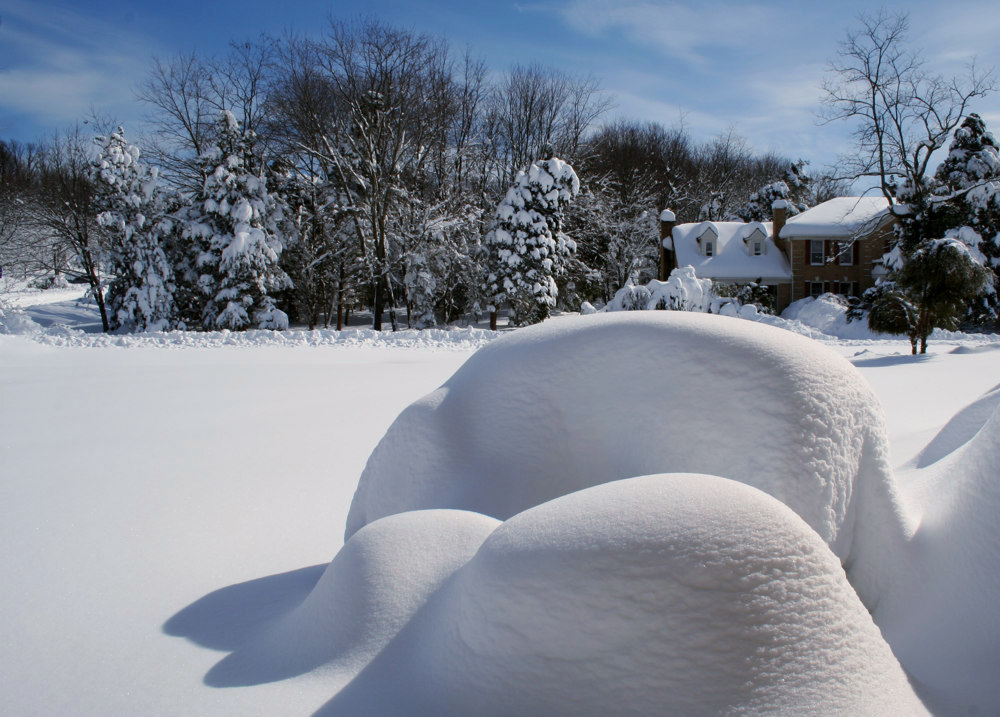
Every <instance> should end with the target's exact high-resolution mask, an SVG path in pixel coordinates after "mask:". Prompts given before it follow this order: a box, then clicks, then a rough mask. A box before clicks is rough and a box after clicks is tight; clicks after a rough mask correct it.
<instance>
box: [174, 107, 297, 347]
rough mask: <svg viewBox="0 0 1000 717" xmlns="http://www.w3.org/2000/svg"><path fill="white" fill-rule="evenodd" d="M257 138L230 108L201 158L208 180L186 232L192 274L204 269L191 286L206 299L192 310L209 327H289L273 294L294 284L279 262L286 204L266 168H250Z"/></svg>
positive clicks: (190, 211)
mask: <svg viewBox="0 0 1000 717" xmlns="http://www.w3.org/2000/svg"><path fill="white" fill-rule="evenodd" d="M252 141H253V137H252V136H251V135H249V134H246V133H243V132H242V131H241V130H240V125H239V122H237V120H236V118H235V116H233V114H232V113H231V112H229V111H227V110H223V111H222V112H221V113H220V115H219V119H218V123H217V125H216V143H215V145H214V146H213V147H211V148H210V149H209V150H207V151H206V152H204V153H203V154H202V155H201V156H200V157H199V159H198V164H199V166H200V167H201V170H202V173H203V174H204V176H205V182H204V185H203V187H202V190H201V191H200V192H199V193H198V194H197V196H195V197H194V202H193V204H192V205H190V206H189V207H188V210H187V212H186V216H185V217H184V219H185V221H184V223H183V228H182V236H183V237H184V238H185V239H187V240H188V241H189V245H188V250H189V257H190V259H189V261H188V262H187V267H186V268H187V269H188V272H187V275H188V277H189V281H190V278H193V276H195V275H196V276H197V279H196V282H197V283H196V286H195V287H192V288H193V289H194V290H193V291H192V293H196V294H200V299H201V300H200V301H194V302H193V304H192V306H191V307H189V309H191V310H196V309H200V316H199V317H197V319H198V320H200V324H201V325H202V326H203V327H204V328H205V329H233V330H240V329H247V328H260V329H284V328H287V327H288V316H287V315H286V314H285V312H283V311H281V310H280V309H278V308H277V307H276V306H275V301H274V294H275V292H277V291H280V290H282V289H284V288H286V287H288V286H289V285H290V282H289V280H288V277H287V275H286V274H285V272H284V271H283V270H282V269H281V268H280V266H279V265H278V256H279V254H280V253H281V249H282V242H281V240H280V238H279V236H278V234H277V233H276V229H277V223H278V221H279V220H280V218H281V210H280V207H279V206H278V203H277V201H276V200H275V198H274V197H273V196H271V195H270V194H269V193H268V190H267V181H266V179H265V176H264V174H263V171H262V170H261V171H259V172H257V173H255V172H253V171H251V169H250V167H251V160H252V154H251V146H252ZM191 319H192V320H195V319H196V317H194V316H191Z"/></svg>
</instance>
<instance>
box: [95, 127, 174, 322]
mask: <svg viewBox="0 0 1000 717" xmlns="http://www.w3.org/2000/svg"><path fill="white" fill-rule="evenodd" d="M95 141H96V142H97V144H98V145H99V147H100V150H99V153H98V157H97V159H96V161H95V162H94V165H93V169H92V175H93V183H94V206H95V207H96V209H97V210H98V212H99V214H98V216H97V221H98V223H99V224H100V225H101V226H102V227H103V228H104V231H105V233H106V234H107V235H108V242H107V260H108V264H109V269H110V272H111V274H112V275H113V277H114V278H113V279H112V280H111V282H110V284H109V287H108V294H107V306H108V313H109V317H108V318H109V319H110V323H111V328H112V329H122V330H125V331H162V330H165V329H167V328H169V327H170V326H171V324H172V322H173V320H174V301H173V290H174V284H173V271H172V269H171V266H170V263H169V261H167V256H166V254H165V253H164V249H163V246H162V244H161V236H162V233H163V227H162V226H161V225H160V216H159V215H160V214H161V208H160V194H159V192H158V189H157V172H156V169H155V168H148V167H146V166H144V165H142V164H140V162H139V148H138V147H136V146H135V145H132V144H129V143H128V142H127V141H126V140H125V131H124V130H123V129H122V128H121V127H119V128H118V131H117V132H113V133H112V134H111V135H110V136H108V137H98V138H96V140H95Z"/></svg>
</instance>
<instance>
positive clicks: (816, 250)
mask: <svg viewBox="0 0 1000 717" xmlns="http://www.w3.org/2000/svg"><path fill="white" fill-rule="evenodd" d="M823 244H824V242H823V240H822V239H810V240H809V263H810V264H812V265H813V266H822V265H823V263H824V261H823V259H824V252H823Z"/></svg>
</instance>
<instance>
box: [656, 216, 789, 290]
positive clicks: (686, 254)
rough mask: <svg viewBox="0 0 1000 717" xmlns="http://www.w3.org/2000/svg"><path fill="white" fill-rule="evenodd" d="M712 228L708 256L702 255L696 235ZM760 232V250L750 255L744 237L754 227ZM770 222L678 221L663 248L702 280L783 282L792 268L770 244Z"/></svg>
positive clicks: (780, 252)
mask: <svg viewBox="0 0 1000 717" xmlns="http://www.w3.org/2000/svg"><path fill="white" fill-rule="evenodd" d="M709 228H711V229H713V230H714V231H715V232H716V234H717V235H718V238H717V239H715V246H714V247H713V248H714V251H713V255H712V256H705V254H704V252H703V251H702V247H701V245H700V244H699V243H698V241H697V240H698V237H700V236H701V235H702V234H703V233H704V232H705V231H706V230H707V229H709ZM758 229H760V230H761V231H762V232H763V234H764V237H765V238H764V253H763V254H761V255H760V256H753V252H752V251H749V250H748V248H747V244H746V242H745V241H744V239H747V238H749V237H750V236H751V235H752V234H753V233H754V232H755V231H756V230H758ZM771 232H772V225H771V222H750V223H749V224H744V223H743V222H696V223H692V224H679V225H677V226H676V227H674V229H673V232H672V233H671V237H672V239H673V247H671V246H670V244H669V243H667V242H668V241H669V239H664V240H663V241H664V247H666V248H667V249H670V248H673V250H674V256H675V257H676V258H677V266H688V265H690V266H693V267H694V271H695V274H696V275H697V276H698V277H700V278H702V279H720V280H723V281H756V280H757V279H761V280H763V281H767V282H772V283H774V282H787V281H791V279H792V270H791V267H789V265H788V261H787V259H785V255H784V253H783V252H782V251H781V250H780V249H778V247H776V246H775V245H774V238H773V237H772V235H771Z"/></svg>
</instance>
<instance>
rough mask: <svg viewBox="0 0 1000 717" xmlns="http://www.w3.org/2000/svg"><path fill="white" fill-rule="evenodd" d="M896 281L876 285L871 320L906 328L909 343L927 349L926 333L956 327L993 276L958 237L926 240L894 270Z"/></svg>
mask: <svg viewBox="0 0 1000 717" xmlns="http://www.w3.org/2000/svg"><path fill="white" fill-rule="evenodd" d="M894 277H895V282H894V284H884V285H881V286H880V287H877V289H878V291H877V292H875V293H873V294H872V296H871V300H872V308H871V312H870V313H869V315H868V325H869V326H870V327H871V328H872V329H874V330H875V331H884V332H890V333H906V334H907V335H908V336H909V338H910V347H911V349H912V351H913V353H914V354H915V353H917V347H918V344H919V348H920V353H926V352H927V337H928V336H930V334H931V332H932V331H933V330H934V329H936V328H942V329H955V328H957V325H958V318H959V317H961V316H962V315H963V314H964V309H965V306H966V305H967V303H968V302H969V301H970V300H971V299H973V298H974V297H975V296H977V295H979V294H981V293H982V292H983V291H984V290H986V289H987V287H988V286H989V285H990V284H991V282H992V277H991V274H990V272H989V271H987V270H986V269H985V268H984V267H983V266H982V265H980V264H979V263H978V262H976V261H975V260H974V259H973V258H972V256H971V255H970V253H969V248H968V247H967V246H966V245H965V244H963V243H962V242H960V241H958V240H956V239H936V240H929V241H925V242H923V243H922V244H921V245H920V246H918V247H917V248H916V249H915V250H914V251H913V252H912V253H911V254H910V256H909V257H907V260H906V262H905V263H904V264H903V267H902V268H901V269H900V270H899V271H898V272H896V273H895V275H894Z"/></svg>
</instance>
